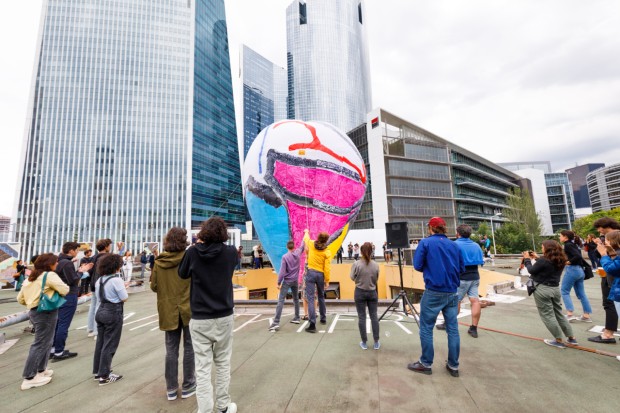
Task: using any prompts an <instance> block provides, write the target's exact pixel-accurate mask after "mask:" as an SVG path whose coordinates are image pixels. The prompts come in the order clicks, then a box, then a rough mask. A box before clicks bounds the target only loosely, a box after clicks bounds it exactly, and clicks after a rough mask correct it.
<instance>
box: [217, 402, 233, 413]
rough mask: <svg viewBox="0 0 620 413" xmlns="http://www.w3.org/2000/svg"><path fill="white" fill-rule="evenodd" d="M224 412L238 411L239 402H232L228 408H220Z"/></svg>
mask: <svg viewBox="0 0 620 413" xmlns="http://www.w3.org/2000/svg"><path fill="white" fill-rule="evenodd" d="M220 411H221V412H222V413H237V404H236V403H230V404H229V405H228V407H227V408H226V410H220Z"/></svg>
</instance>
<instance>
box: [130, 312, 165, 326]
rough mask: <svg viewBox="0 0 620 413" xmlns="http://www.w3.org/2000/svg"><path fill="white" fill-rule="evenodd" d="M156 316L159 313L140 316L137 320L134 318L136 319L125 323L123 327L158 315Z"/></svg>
mask: <svg viewBox="0 0 620 413" xmlns="http://www.w3.org/2000/svg"><path fill="white" fill-rule="evenodd" d="M156 316H157V314H151V315H150V316H147V317H142V318H139V319H137V320H134V321H130V322H128V323H125V324H123V327H125V326H128V325H129V324H133V323H137V322H138V321H142V320H146V319H149V318H151V317H156Z"/></svg>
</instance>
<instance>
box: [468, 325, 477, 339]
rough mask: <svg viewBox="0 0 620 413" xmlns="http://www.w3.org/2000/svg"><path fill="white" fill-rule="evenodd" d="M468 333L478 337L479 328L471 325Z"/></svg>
mask: <svg viewBox="0 0 620 413" xmlns="http://www.w3.org/2000/svg"><path fill="white" fill-rule="evenodd" d="M467 334H469V335H470V336H472V337H473V338H478V329H477V328H476V327H474V326H469V330H467Z"/></svg>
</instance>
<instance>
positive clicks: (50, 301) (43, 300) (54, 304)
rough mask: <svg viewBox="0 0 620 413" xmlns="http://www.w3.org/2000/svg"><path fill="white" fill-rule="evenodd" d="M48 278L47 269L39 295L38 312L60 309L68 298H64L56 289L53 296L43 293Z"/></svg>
mask: <svg viewBox="0 0 620 413" xmlns="http://www.w3.org/2000/svg"><path fill="white" fill-rule="evenodd" d="M46 280H47V271H46V272H45V273H43V283H42V284H41V295H40V296H39V306H38V307H37V312H38V313H41V312H44V311H54V310H58V309H59V308H60V307H61V306H62V305H63V304H64V303H66V302H67V300H65V299H64V297H62V296H61V295H60V294H58V291H54V294H52V296H51V297H50V296H48V295H47V294H45V293H43V289H44V288H45V281H46Z"/></svg>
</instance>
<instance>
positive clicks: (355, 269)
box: [350, 242, 381, 350]
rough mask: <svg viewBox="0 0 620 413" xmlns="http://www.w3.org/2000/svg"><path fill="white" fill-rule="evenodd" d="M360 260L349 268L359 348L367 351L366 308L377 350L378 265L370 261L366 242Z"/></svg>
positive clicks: (369, 249) (368, 246)
mask: <svg viewBox="0 0 620 413" xmlns="http://www.w3.org/2000/svg"><path fill="white" fill-rule="evenodd" d="M361 250H362V259H361V260H359V261H356V262H355V263H354V264H353V266H352V267H351V274H350V277H351V279H352V280H353V281H355V292H354V298H355V308H356V309H357V318H358V323H357V325H358V328H359V330H360V337H361V339H362V341H360V347H361V348H362V350H368V345H367V344H366V342H367V341H368V334H367V332H366V307H368V316H369V317H370V324H371V325H372V337H373V339H374V341H375V344H374V346H373V348H374V349H375V350H379V348H380V347H381V343H380V342H379V319H378V317H377V305H378V303H379V296H378V295H377V280H378V278H379V265H378V264H377V263H376V262H375V261H374V260H373V259H372V257H371V255H370V254H371V253H372V245H371V244H370V243H369V242H366V243H364V244H363V245H362V248H361Z"/></svg>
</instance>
